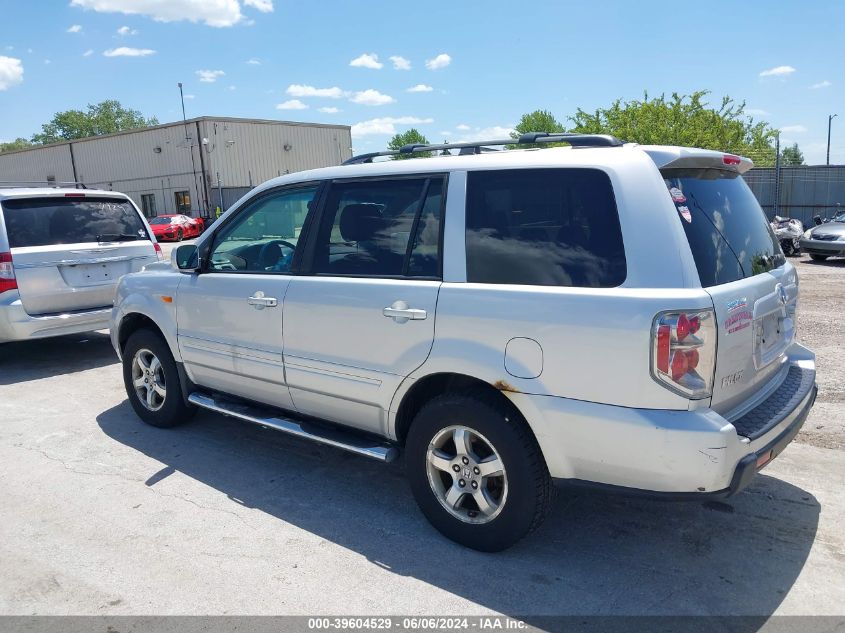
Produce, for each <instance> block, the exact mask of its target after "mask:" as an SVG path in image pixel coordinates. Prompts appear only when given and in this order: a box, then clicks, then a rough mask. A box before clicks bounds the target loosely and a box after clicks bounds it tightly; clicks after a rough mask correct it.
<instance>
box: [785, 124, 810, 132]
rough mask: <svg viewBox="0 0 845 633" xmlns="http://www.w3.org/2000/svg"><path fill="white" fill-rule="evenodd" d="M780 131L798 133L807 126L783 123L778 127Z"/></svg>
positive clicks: (803, 130)
mask: <svg viewBox="0 0 845 633" xmlns="http://www.w3.org/2000/svg"><path fill="white" fill-rule="evenodd" d="M780 131H781V132H783V133H784V134H800V133H801V132H806V131H807V128H806V127H804V126H803V125H784V126H783V127H782V128H780Z"/></svg>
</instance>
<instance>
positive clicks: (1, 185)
mask: <svg viewBox="0 0 845 633" xmlns="http://www.w3.org/2000/svg"><path fill="white" fill-rule="evenodd" d="M45 185H46V187H45ZM36 186H37V187H45V188H52V189H61V188H63V187H73V188H74V189H88V187H87V186H85V183H84V182H74V181H59V182H56V181H55V180H0V189H14V188H18V187H19V188H24V187H36Z"/></svg>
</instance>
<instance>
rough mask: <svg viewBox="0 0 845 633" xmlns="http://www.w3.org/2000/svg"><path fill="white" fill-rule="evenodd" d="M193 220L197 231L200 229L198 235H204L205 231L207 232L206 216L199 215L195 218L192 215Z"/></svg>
mask: <svg viewBox="0 0 845 633" xmlns="http://www.w3.org/2000/svg"><path fill="white" fill-rule="evenodd" d="M191 222H193V223H194V224H196V226H197V231H198V233H197V235H202V234H203V233H205V218H204V217H202V216H200V215H198V216H197V217H195V218H193V217H192V218H191Z"/></svg>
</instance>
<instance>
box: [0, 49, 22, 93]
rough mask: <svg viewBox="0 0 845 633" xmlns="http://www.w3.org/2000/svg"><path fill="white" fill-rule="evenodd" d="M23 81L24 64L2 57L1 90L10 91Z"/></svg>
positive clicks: (11, 58)
mask: <svg viewBox="0 0 845 633" xmlns="http://www.w3.org/2000/svg"><path fill="white" fill-rule="evenodd" d="M22 81H23V64H21V60H19V59H16V58H14V57H6V56H5V55H0V90H8V89H9V88H12V87H13V86H17V85H18V84H19V83H21V82H22Z"/></svg>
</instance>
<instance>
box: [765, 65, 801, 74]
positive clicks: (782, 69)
mask: <svg viewBox="0 0 845 633" xmlns="http://www.w3.org/2000/svg"><path fill="white" fill-rule="evenodd" d="M794 72H795V69H794V68H793V67H792V66H775V67H774V68H769V69H768V70H764V71H763V72H761V73H760V76H761V77H786V76H787V75H791V74H792V73H794Z"/></svg>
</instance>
